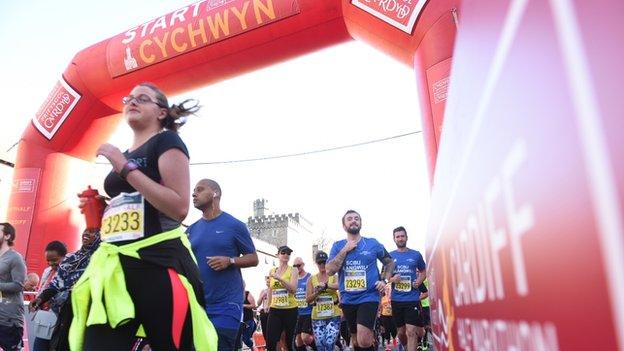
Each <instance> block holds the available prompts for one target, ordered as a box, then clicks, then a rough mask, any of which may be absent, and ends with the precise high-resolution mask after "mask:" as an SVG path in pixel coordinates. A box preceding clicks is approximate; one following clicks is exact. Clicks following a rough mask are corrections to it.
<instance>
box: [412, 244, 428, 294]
mask: <svg viewBox="0 0 624 351" xmlns="http://www.w3.org/2000/svg"><path fill="white" fill-rule="evenodd" d="M416 253H417V255H418V257H417V258H416V269H417V270H418V277H416V281H415V282H414V285H413V286H414V287H415V288H418V287H420V284H422V282H424V281H425V279H426V278H427V265H426V264H425V260H424V259H423V257H422V255H421V254H420V252H418V251H416Z"/></svg>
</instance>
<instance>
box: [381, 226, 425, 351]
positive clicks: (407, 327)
mask: <svg viewBox="0 0 624 351" xmlns="http://www.w3.org/2000/svg"><path fill="white" fill-rule="evenodd" d="M392 235H393V236H394V243H395V244H396V246H397V249H396V250H395V251H392V252H391V253H390V256H392V259H393V260H394V262H395V269H394V275H393V276H392V278H390V282H391V283H392V287H393V289H392V318H394V323H395V324H396V326H397V329H398V337H399V340H400V341H401V344H402V345H403V346H407V351H416V349H417V348H420V347H419V345H418V337H422V336H423V335H424V333H425V330H424V328H423V327H424V324H423V320H422V318H421V316H420V308H421V307H420V290H419V287H420V285H421V284H422V282H423V281H424V280H425V278H426V267H427V266H426V265H425V260H424V259H423V257H422V255H421V254H420V252H418V251H416V250H412V249H409V248H408V247H407V231H406V230H405V228H403V227H398V228H396V229H394V230H393V232H392Z"/></svg>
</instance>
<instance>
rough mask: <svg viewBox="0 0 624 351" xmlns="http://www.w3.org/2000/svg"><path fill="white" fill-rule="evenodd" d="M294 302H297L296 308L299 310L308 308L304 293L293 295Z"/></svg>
mask: <svg viewBox="0 0 624 351" xmlns="http://www.w3.org/2000/svg"><path fill="white" fill-rule="evenodd" d="M295 300H296V301H297V307H299V308H306V307H308V302H307V301H306V296H305V292H304V293H297V294H295Z"/></svg>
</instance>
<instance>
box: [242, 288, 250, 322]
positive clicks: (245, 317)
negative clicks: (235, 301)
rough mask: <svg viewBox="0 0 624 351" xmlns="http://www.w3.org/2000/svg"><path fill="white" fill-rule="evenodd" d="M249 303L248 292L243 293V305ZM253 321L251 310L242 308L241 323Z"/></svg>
mask: <svg viewBox="0 0 624 351" xmlns="http://www.w3.org/2000/svg"><path fill="white" fill-rule="evenodd" d="M239 301H240V300H239ZM249 303H250V302H249V291H245V305H248V304H249ZM252 319H253V309H251V308H248V307H245V308H243V321H250V320H252Z"/></svg>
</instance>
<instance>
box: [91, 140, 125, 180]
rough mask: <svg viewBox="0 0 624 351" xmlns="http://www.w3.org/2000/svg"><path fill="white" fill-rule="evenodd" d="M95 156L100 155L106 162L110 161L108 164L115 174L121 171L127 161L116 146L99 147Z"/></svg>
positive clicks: (104, 145) (103, 145)
mask: <svg viewBox="0 0 624 351" xmlns="http://www.w3.org/2000/svg"><path fill="white" fill-rule="evenodd" d="M96 154H97V155H98V156H99V155H102V156H104V157H106V158H107V159H108V161H110V163H111V164H112V165H113V170H115V172H117V173H119V171H121V169H122V168H123V166H124V165H125V164H126V161H127V160H126V156H124V154H123V153H122V152H121V150H119V148H118V147H117V146H115V145H111V144H108V143H106V144H102V145H100V147H99V148H98V149H97V153H96Z"/></svg>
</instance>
